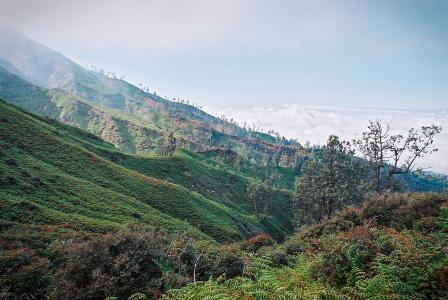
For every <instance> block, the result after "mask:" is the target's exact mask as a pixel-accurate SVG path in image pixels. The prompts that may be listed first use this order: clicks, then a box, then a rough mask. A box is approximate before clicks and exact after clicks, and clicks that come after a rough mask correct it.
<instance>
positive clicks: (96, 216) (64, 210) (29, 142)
mask: <svg viewBox="0 0 448 300" xmlns="http://www.w3.org/2000/svg"><path fill="white" fill-rule="evenodd" d="M0 118H1V119H0V122H1V124H2V126H1V127H0V137H1V139H0V140H1V145H0V148H1V159H0V166H1V167H0V170H1V172H0V174H1V175H0V176H1V180H0V182H1V184H2V189H1V191H0V194H1V197H2V203H1V207H0V210H1V212H2V213H1V215H2V219H4V220H6V221H11V222H19V223H33V224H45V225H51V224H57V225H61V226H66V227H67V228H78V229H84V230H111V229H114V228H120V227H122V226H124V225H125V224H126V223H128V222H132V221H137V222H142V223H147V224H152V225H157V226H161V227H164V228H166V229H168V230H174V231H179V230H180V231H186V232H190V233H191V234H193V235H197V236H202V237H204V238H207V236H209V237H212V238H214V239H216V240H219V241H224V240H238V239H241V238H245V237H247V236H249V235H251V234H253V233H254V232H257V231H263V230H265V231H267V232H269V233H271V234H272V235H274V236H277V237H281V236H284V235H285V234H286V233H287V231H288V228H284V227H282V226H281V225H280V224H279V223H278V222H277V221H275V220H274V219H273V218H272V217H269V216H265V217H263V218H262V219H257V218H256V217H255V216H254V215H251V214H250V212H249V211H248V210H247V207H245V208H244V207H240V208H239V209H238V207H237V205H234V207H229V206H226V205H224V204H222V203H219V201H217V200H218V199H214V200H212V199H209V198H207V197H205V196H204V195H201V194H200V193H197V192H194V191H191V190H189V189H187V188H185V187H183V186H181V185H178V184H174V183H169V182H167V181H165V180H160V179H156V178H154V177H150V176H147V175H145V174H144V172H142V173H139V172H137V171H133V170H130V169H126V168H124V167H120V166H118V165H117V164H115V163H113V162H111V161H109V160H107V159H105V158H103V157H101V156H99V155H97V154H95V153H94V152H93V151H92V150H89V149H96V152H97V153H100V152H102V153H105V152H107V151H113V150H112V149H113V147H112V146H111V145H110V144H108V143H105V142H104V141H101V140H99V139H98V138H96V137H95V136H93V135H90V134H88V133H84V132H82V131H80V130H78V129H75V128H70V127H68V126H66V125H62V124H58V123H54V121H51V120H46V119H43V118H40V117H38V116H35V115H31V114H28V113H26V112H23V111H20V110H19V109H17V108H15V107H13V106H10V105H8V104H6V103H5V102H3V101H1V102H0ZM114 153H116V154H118V153H119V152H117V151H115V152H114ZM135 159H138V158H135ZM161 168H164V167H163V166H161ZM148 173H150V172H148ZM227 204H228V203H227ZM201 232H202V233H201Z"/></svg>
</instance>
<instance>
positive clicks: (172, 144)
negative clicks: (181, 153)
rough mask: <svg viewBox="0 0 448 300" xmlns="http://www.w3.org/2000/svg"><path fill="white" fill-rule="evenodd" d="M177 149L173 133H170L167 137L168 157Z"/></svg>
mask: <svg viewBox="0 0 448 300" xmlns="http://www.w3.org/2000/svg"><path fill="white" fill-rule="evenodd" d="M176 147H177V139H176V137H175V136H174V132H170V135H169V136H168V152H169V153H170V155H173V153H174V152H175V151H176Z"/></svg>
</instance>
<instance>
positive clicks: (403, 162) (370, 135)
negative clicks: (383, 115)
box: [353, 120, 442, 193]
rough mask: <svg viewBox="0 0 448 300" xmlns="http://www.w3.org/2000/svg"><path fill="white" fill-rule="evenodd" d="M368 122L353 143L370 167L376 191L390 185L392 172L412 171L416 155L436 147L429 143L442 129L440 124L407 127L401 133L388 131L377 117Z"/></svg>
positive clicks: (393, 173)
mask: <svg viewBox="0 0 448 300" xmlns="http://www.w3.org/2000/svg"><path fill="white" fill-rule="evenodd" d="M369 122H370V123H369V126H368V127H367V129H368V130H367V131H365V132H363V133H362V136H361V138H360V139H357V140H354V141H353V143H354V145H355V146H356V147H357V149H358V150H359V151H360V152H361V153H362V154H363V156H364V157H365V158H366V159H367V160H368V161H369V163H370V165H371V166H372V167H373V169H374V172H375V182H376V191H377V192H378V193H379V192H381V191H382V190H383V189H391V188H392V187H393V177H394V175H397V174H407V173H411V172H413V171H414V170H415V163H416V161H417V160H418V159H419V158H420V157H423V156H424V155H425V154H428V153H429V154H431V153H432V152H435V151H437V148H436V147H435V146H434V145H433V144H434V137H435V136H436V135H437V134H439V133H440V132H441V131H442V128H441V127H440V126H437V125H431V126H423V127H422V128H421V130H415V129H414V128H411V129H410V130H409V131H408V133H407V136H404V135H402V134H395V135H392V134H390V132H389V125H388V124H383V123H382V122H381V121H380V120H377V121H369ZM382 178H384V184H382V182H381V179H382Z"/></svg>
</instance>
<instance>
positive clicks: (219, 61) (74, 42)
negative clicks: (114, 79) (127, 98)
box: [0, 0, 448, 109]
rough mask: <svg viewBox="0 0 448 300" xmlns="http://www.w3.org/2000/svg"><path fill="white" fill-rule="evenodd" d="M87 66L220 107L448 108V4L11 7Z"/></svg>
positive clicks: (6, 4)
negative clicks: (300, 105) (287, 105)
mask: <svg viewBox="0 0 448 300" xmlns="http://www.w3.org/2000/svg"><path fill="white" fill-rule="evenodd" d="M0 20H1V23H3V24H5V25H9V26H11V27H14V28H16V29H19V30H21V31H23V32H24V33H26V34H27V35H29V36H30V37H32V38H34V39H36V40H38V41H40V42H42V43H44V44H46V45H48V46H50V47H52V48H54V49H56V50H58V51H61V52H62V53H63V54H65V55H67V56H68V57H70V58H72V59H73V60H75V61H76V62H78V63H80V64H82V65H92V64H94V65H95V66H97V67H99V68H103V69H104V70H107V71H113V72H115V73H117V74H120V75H125V76H126V79H127V80H129V81H131V82H133V83H135V84H139V83H144V84H148V85H149V86H150V88H151V90H155V91H157V92H158V93H159V94H161V95H166V96H168V97H170V98H171V97H181V98H184V99H191V100H194V101H196V102H199V103H200V104H201V105H203V106H213V107H227V106H230V107H251V106H253V105H275V104H313V105H326V106H332V107H347V106H348V107H369V108H371V107H374V108H394V109H446V108H447V107H448V2H446V1H407V0H406V1H281V3H279V1H250V0H242V1H240V0H238V1H236V0H226V1H205V0H204V1H49V0H44V1H23V0H15V1H6V0H0Z"/></svg>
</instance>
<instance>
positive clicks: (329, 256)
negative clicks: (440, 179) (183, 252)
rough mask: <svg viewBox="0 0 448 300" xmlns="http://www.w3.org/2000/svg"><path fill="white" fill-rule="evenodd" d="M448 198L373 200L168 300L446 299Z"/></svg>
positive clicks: (176, 292)
mask: <svg viewBox="0 0 448 300" xmlns="http://www.w3.org/2000/svg"><path fill="white" fill-rule="evenodd" d="M447 200H448V198H447V196H446V195H445V196H442V195H430V194H429V195H423V194H414V195H404V194H401V195H385V196H377V197H374V198H372V199H370V200H369V201H367V202H366V203H365V204H364V205H363V206H362V207H361V208H357V207H352V208H347V209H345V210H342V211H340V212H339V213H338V214H337V215H336V216H335V217H334V218H332V219H330V220H327V221H325V222H323V223H320V224H317V225H313V226H310V227H306V228H304V229H302V230H300V231H299V232H298V233H297V234H296V235H295V236H294V237H292V238H290V239H289V240H288V241H286V242H285V243H284V244H282V245H279V246H272V245H269V244H268V245H263V244H260V246H258V247H254V248H252V249H251V250H253V251H252V252H250V253H246V254H245V255H246V256H245V259H246V260H245V264H244V267H243V271H242V273H243V275H242V276H237V277H234V278H231V279H227V278H226V276H225V275H222V276H221V277H217V278H216V277H215V278H211V279H209V280H207V281H204V282H200V283H191V284H189V285H187V286H186V287H184V288H182V289H178V290H171V291H169V292H168V293H167V294H166V295H165V296H164V297H163V298H164V299H446V298H447V297H448V284H447V282H448V281H447V279H448V277H447V276H448V255H447V254H448V243H447V230H448V227H447V226H448V208H447V206H446V205H447ZM252 243H256V242H255V240H253V241H252Z"/></svg>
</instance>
